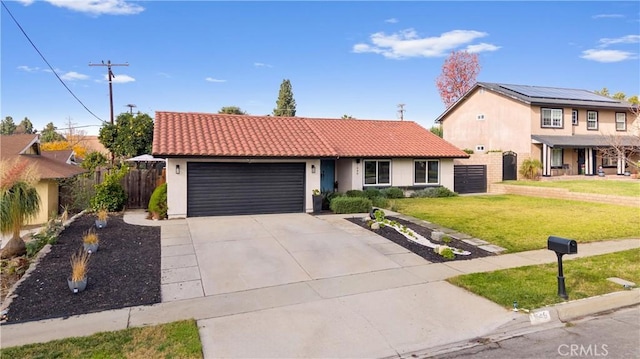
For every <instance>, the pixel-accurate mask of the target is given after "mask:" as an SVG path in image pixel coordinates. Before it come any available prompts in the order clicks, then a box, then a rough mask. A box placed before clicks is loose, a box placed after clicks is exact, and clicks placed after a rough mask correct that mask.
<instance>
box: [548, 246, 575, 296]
mask: <svg viewBox="0 0 640 359" xmlns="http://www.w3.org/2000/svg"><path fill="white" fill-rule="evenodd" d="M547 249H549V250H552V251H554V252H556V256H557V257H558V296H560V297H562V299H569V296H568V295H567V290H566V288H565V286H564V274H563V273H562V256H563V255H565V254H576V253H578V243H577V242H576V241H574V240H573V239H566V238H560V237H556V236H549V238H548V239H547Z"/></svg>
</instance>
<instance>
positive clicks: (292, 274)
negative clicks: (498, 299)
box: [132, 214, 513, 358]
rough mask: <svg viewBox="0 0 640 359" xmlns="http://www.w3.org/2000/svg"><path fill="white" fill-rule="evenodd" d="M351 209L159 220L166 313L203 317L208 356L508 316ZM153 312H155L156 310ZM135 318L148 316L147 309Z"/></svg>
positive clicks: (339, 347) (340, 351)
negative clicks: (348, 216) (355, 218)
mask: <svg viewBox="0 0 640 359" xmlns="http://www.w3.org/2000/svg"><path fill="white" fill-rule="evenodd" d="M344 217H345V216H339V215H328V216H318V217H314V216H311V215H308V214H278V215H254V216H230V217H201V218H189V219H187V220H181V221H176V222H175V224H165V225H163V235H162V244H163V249H162V268H163V271H162V283H163V284H162V298H163V303H162V304H163V306H164V307H163V310H162V311H163V315H165V316H166V318H167V320H170V319H171V318H172V317H175V318H181V317H184V316H185V314H186V313H185V312H188V313H189V314H190V315H191V316H193V317H194V318H196V319H197V320H198V325H199V327H200V336H201V340H202V343H203V351H204V355H205V357H207V358H216V357H242V358H246V357H270V358H273V357H334V358H335V357H350V358H353V357H363V358H364V357H367V358H369V357H384V356H389V355H396V354H398V353H406V352H410V351H413V350H417V349H420V348H425V347H429V346H434V345H439V344H444V343H449V342H455V341H459V340H463V339H467V338H473V337H475V336H478V335H481V334H482V333H486V332H487V331H490V330H491V329H494V328H497V327H498V326H500V325H502V324H504V323H506V322H508V321H510V320H512V317H513V314H512V313H511V312H509V311H507V310H505V309H504V308H501V307H499V306H498V305H496V304H494V303H492V302H489V301H488V300H485V299H483V298H480V297H477V296H475V295H473V294H470V293H468V292H466V291H464V290H461V289H459V288H457V287H455V286H452V285H450V284H448V283H446V282H444V281H442V279H444V278H446V277H449V276H451V275H453V274H458V273H461V272H459V271H457V270H456V269H455V268H453V267H449V266H447V265H445V264H436V263H434V264H430V263H429V262H427V261H426V260H424V259H423V258H421V257H419V256H417V255H415V254H413V253H411V252H409V251H407V250H406V249H404V248H403V247H401V246H398V245H396V244H395V243H392V242H390V241H388V240H386V239H385V238H383V237H381V236H378V235H376V234H374V233H372V232H370V231H367V230H364V229H362V228H361V227H359V226H357V225H354V224H353V223H350V222H348V221H346V220H345V219H344ZM149 314H151V312H150V313H149ZM132 319H133V320H134V321H139V323H145V322H146V320H147V319H149V320H150V318H147V319H145V313H144V311H142V312H140V313H137V314H135V313H132Z"/></svg>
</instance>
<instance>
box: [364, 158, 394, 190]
mask: <svg viewBox="0 0 640 359" xmlns="http://www.w3.org/2000/svg"><path fill="white" fill-rule="evenodd" d="M364 184H365V186H366V185H388V184H391V161H364Z"/></svg>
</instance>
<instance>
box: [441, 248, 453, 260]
mask: <svg viewBox="0 0 640 359" xmlns="http://www.w3.org/2000/svg"><path fill="white" fill-rule="evenodd" d="M440 255H441V256H442V257H443V258H445V259H449V260H451V259H456V255H455V254H454V253H453V249H451V248H445V249H443V250H442V252H440Z"/></svg>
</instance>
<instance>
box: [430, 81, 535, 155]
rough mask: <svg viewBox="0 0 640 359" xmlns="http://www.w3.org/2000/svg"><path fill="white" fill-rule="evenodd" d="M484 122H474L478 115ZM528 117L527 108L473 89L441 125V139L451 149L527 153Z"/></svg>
mask: <svg viewBox="0 0 640 359" xmlns="http://www.w3.org/2000/svg"><path fill="white" fill-rule="evenodd" d="M480 114H482V115H484V120H478V119H477V116H478V115H480ZM530 121H531V115H530V111H529V108H528V106H527V105H525V104H523V103H521V102H519V101H515V100H513V99H510V98H507V97H504V96H502V95H499V94H495V93H493V92H490V91H486V90H484V89H482V88H478V89H476V90H475V91H474V92H473V93H472V94H471V96H469V98H467V99H466V100H465V101H464V102H463V103H461V104H459V105H458V106H457V107H456V108H455V109H453V110H452V111H451V112H450V113H449V114H448V115H447V116H446V118H445V119H444V121H443V122H442V126H443V127H442V130H443V137H444V139H445V140H447V141H448V142H450V143H452V144H454V145H455V146H457V147H459V148H462V149H465V148H468V149H472V150H474V151H475V149H476V146H477V145H482V146H484V148H485V152H487V151H492V150H493V151H497V150H502V151H514V152H516V153H528V152H529V150H530V148H529V147H530V145H531V133H530V131H529V128H530V126H531V124H530Z"/></svg>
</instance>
